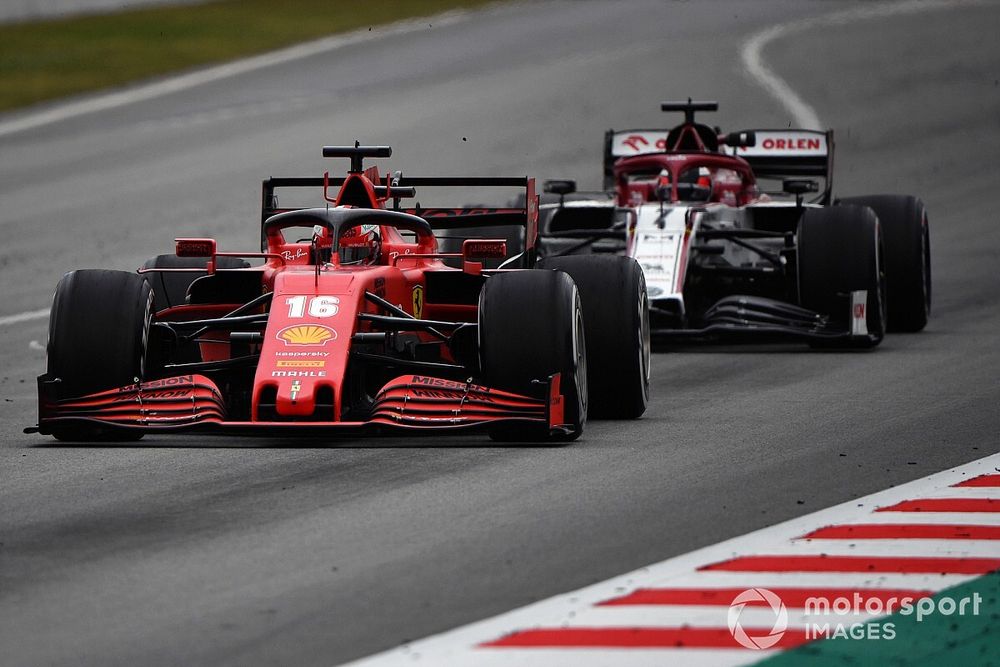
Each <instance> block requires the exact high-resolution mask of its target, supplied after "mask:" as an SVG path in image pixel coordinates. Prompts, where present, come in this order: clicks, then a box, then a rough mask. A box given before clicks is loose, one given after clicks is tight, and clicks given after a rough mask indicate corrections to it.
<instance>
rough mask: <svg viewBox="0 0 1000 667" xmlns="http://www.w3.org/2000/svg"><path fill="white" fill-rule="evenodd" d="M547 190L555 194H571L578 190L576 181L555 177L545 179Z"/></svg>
mask: <svg viewBox="0 0 1000 667" xmlns="http://www.w3.org/2000/svg"><path fill="white" fill-rule="evenodd" d="M544 189H545V192H548V193H550V194H554V195H560V196H565V195H570V194H573V193H574V192H576V181H573V180H570V179H554V180H550V181H545V186H544Z"/></svg>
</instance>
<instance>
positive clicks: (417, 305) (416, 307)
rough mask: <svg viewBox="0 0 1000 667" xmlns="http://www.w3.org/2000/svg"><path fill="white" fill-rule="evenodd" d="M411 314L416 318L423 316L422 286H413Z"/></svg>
mask: <svg viewBox="0 0 1000 667" xmlns="http://www.w3.org/2000/svg"><path fill="white" fill-rule="evenodd" d="M413 316H414V317H415V318H417V319H418V320H419V319H421V318H423V316H424V286H423V285H414V286H413Z"/></svg>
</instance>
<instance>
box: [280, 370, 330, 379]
mask: <svg viewBox="0 0 1000 667" xmlns="http://www.w3.org/2000/svg"><path fill="white" fill-rule="evenodd" d="M271 377H273V378H325V377H326V371H271Z"/></svg>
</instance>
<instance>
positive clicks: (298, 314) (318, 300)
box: [285, 296, 340, 319]
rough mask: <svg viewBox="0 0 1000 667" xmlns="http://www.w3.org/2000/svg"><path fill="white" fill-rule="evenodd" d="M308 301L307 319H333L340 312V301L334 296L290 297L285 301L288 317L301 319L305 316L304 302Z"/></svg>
mask: <svg viewBox="0 0 1000 667" xmlns="http://www.w3.org/2000/svg"><path fill="white" fill-rule="evenodd" d="M307 299H308V301H309V317H315V318H317V319H321V318H324V317H333V316H334V315H336V314H337V312H338V311H339V310H340V299H338V298H337V297H335V296H314V297H313V298H311V299H309V298H308V297H306V296H290V297H288V298H287V299H285V304H286V305H287V306H288V317H289V318H292V319H301V318H303V317H305V316H306V300H307Z"/></svg>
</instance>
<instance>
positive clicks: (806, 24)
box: [740, 0, 983, 130]
mask: <svg viewBox="0 0 1000 667" xmlns="http://www.w3.org/2000/svg"><path fill="white" fill-rule="evenodd" d="M975 4H983V3H982V2H977V1H974V0H970V1H969V2H956V1H954V0H952V1H945V0H907V1H906V2H896V3H890V4H865V5H862V6H860V7H855V8H853V9H848V10H844V11H839V12H834V13H832V14H825V15H823V16H816V17H812V18H808V19H801V20H799V21H790V22H788V23H783V24H781V25H777V26H772V27H770V28H766V29H764V30H761V31H760V32H758V33H755V34H754V35H752V36H751V37H750V39H748V40H747V41H746V42H745V43H744V44H743V49H742V50H741V52H740V57H741V59H742V61H743V67H744V69H745V70H746V72H747V74H749V75H750V77H751V78H753V79H755V80H756V81H757V82H758V83H760V84H761V85H762V86H763V87H764V89H765V90H766V91H767V92H769V93H770V94H771V95H772V96H773V97H774V98H775V99H776V100H778V102H780V103H781V104H782V105H783V106H784V107H785V109H786V110H787V111H788V113H790V114H791V116H792V123H793V124H794V125H796V126H798V127H801V128H807V129H815V130H821V129H825V128H824V127H823V123H822V121H820V119H819V115H818V114H817V113H816V110H815V109H813V108H812V107H811V106H810V105H809V104H808V103H807V102H806V101H805V100H803V99H802V98H801V97H800V96H799V94H798V93H796V92H795V91H794V90H793V89H792V87H791V86H789V85H788V83H787V82H785V80H784V79H782V78H781V77H779V76H778V75H777V74H775V73H774V71H773V70H771V68H769V67H768V66H767V65H766V64H765V63H764V57H763V51H764V48H765V47H766V46H767V45H768V44H770V43H771V42H773V41H774V40H776V39H778V38H780V37H788V36H789V35H794V34H796V33H800V32H803V31H805V30H810V29H813V28H820V27H828V26H836V25H844V24H847V23H851V22H853V21H863V20H866V19H877V18H886V17H889V16H896V15H899V14H913V13H916V12H923V11H929V10H938V9H951V8H954V7H956V6H957V5H975Z"/></svg>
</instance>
